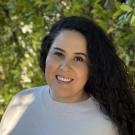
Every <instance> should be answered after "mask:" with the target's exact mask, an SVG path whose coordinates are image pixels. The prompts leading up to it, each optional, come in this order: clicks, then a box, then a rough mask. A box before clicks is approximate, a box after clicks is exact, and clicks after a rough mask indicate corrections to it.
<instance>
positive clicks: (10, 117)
mask: <svg viewBox="0 0 135 135" xmlns="http://www.w3.org/2000/svg"><path fill="white" fill-rule="evenodd" d="M19 106H20V103H19V96H18V95H16V96H14V97H13V98H12V100H11V101H10V103H9V105H8V107H7V109H6V111H5V113H4V115H3V117H2V120H1V123H0V134H1V135H8V134H9V133H10V131H11V130H12V129H13V128H14V127H15V126H16V124H17V121H18V119H19V116H20V115H21V114H20V113H21V112H20V110H19Z"/></svg>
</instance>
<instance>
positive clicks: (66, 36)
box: [52, 30, 87, 53]
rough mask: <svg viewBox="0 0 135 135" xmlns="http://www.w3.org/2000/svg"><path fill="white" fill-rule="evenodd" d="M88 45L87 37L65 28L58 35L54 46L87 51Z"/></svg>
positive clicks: (67, 49) (68, 49)
mask: <svg viewBox="0 0 135 135" xmlns="http://www.w3.org/2000/svg"><path fill="white" fill-rule="evenodd" d="M86 45H87V42H86V39H85V37H84V36H83V35H82V34H81V33H80V32H77V31H74V30H63V31H61V32H60V33H59V34H58V35H57V36H56V38H55V40H54V41H53V44H52V48H55V47H58V48H61V49H63V50H66V51H71V52H77V51H79V52H80V51H81V52H85V53H86V52H87V51H86V48H87V47H86Z"/></svg>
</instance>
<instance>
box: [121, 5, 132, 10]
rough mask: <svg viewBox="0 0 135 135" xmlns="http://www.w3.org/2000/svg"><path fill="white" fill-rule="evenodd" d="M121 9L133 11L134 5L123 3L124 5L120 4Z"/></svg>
mask: <svg viewBox="0 0 135 135" xmlns="http://www.w3.org/2000/svg"><path fill="white" fill-rule="evenodd" d="M120 9H121V10H123V11H132V10H133V9H132V7H130V6H129V5H127V4H122V5H121V6H120Z"/></svg>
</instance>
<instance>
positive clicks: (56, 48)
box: [54, 47, 87, 58]
mask: <svg viewBox="0 0 135 135" xmlns="http://www.w3.org/2000/svg"><path fill="white" fill-rule="evenodd" d="M54 49H55V50H59V51H62V52H64V53H65V51H64V50H63V49H61V48H58V47H55V48H54ZM74 54H77V55H83V56H84V57H86V58H87V55H86V54H85V53H82V52H76V53H74Z"/></svg>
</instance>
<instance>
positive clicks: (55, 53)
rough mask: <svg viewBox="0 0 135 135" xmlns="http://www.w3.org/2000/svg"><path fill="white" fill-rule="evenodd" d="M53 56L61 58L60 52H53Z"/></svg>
mask: <svg viewBox="0 0 135 135" xmlns="http://www.w3.org/2000/svg"><path fill="white" fill-rule="evenodd" d="M54 55H56V56H59V57H61V56H63V54H62V53H61V52H54Z"/></svg>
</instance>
